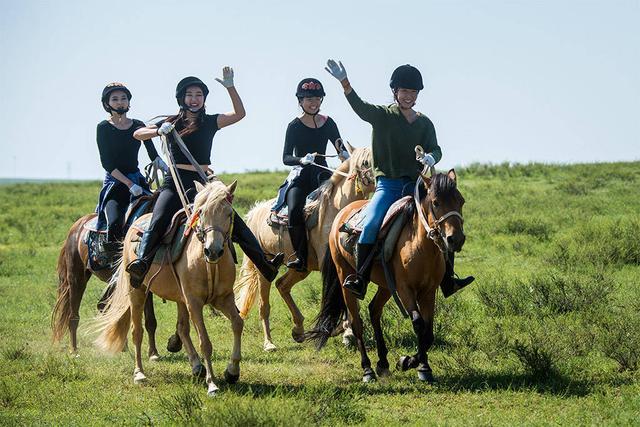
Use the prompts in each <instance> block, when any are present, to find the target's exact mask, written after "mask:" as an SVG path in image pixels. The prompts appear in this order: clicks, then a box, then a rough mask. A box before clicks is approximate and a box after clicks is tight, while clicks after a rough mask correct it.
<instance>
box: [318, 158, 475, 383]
mask: <svg viewBox="0 0 640 427" xmlns="http://www.w3.org/2000/svg"><path fill="white" fill-rule="evenodd" d="M418 181H419V182H417V183H416V187H417V189H418V188H419V187H418V186H419V185H424V187H425V188H426V189H427V194H426V196H424V197H423V198H422V199H420V197H419V195H418V191H417V189H416V193H415V196H414V200H415V206H414V207H413V209H412V211H413V212H412V213H411V218H412V219H411V220H410V221H408V223H407V224H405V225H404V227H403V229H402V230H401V232H400V235H399V237H398V241H397V243H396V245H395V247H394V252H393V257H392V259H391V260H390V262H389V268H390V269H391V272H392V274H393V276H394V277H395V281H394V282H395V288H396V290H397V296H398V298H399V301H400V303H401V304H402V306H403V308H404V309H405V310H406V312H407V313H408V314H409V316H410V317H411V322H412V325H413V330H414V332H415V334H416V338H417V347H418V351H417V353H416V354H415V355H413V356H403V357H401V358H400V360H399V361H398V363H397V365H396V366H397V367H398V369H399V370H402V371H404V370H407V369H411V368H417V371H418V378H419V379H420V380H421V381H428V382H432V381H434V377H433V373H432V371H431V367H430V366H429V362H428V358H427V351H428V350H429V348H430V347H431V345H432V344H433V339H434V335H433V316H434V309H435V300H436V290H437V289H438V286H439V285H440V282H441V281H442V279H443V277H444V273H445V257H444V255H443V254H444V253H445V252H447V251H456V252H457V251H460V250H461V249H462V246H463V244H464V241H465V235H464V231H463V218H462V205H463V204H464V198H463V197H462V194H461V193H460V191H459V190H458V188H457V182H456V173H455V171H454V170H453V169H451V170H450V171H449V172H448V173H447V174H442V173H439V174H436V175H433V176H432V177H427V176H425V175H424V174H421V175H420V178H418ZM366 203H367V202H366V201H359V202H354V203H351V204H350V205H349V206H347V207H345V208H344V209H342V210H341V211H340V213H338V215H337V216H336V219H335V221H334V222H333V226H332V227H331V234H330V236H329V247H328V248H327V255H325V257H324V264H323V266H322V275H323V289H322V307H321V310H320V314H319V315H318V318H317V319H316V321H315V324H314V327H313V329H312V330H311V331H310V332H308V333H307V336H306V338H307V339H310V340H314V341H315V342H316V347H317V348H318V349H320V348H322V347H323V346H324V345H325V343H326V342H327V339H328V338H329V336H330V334H331V331H332V330H333V328H334V327H335V326H336V325H337V324H338V322H339V321H340V319H341V318H342V316H343V315H344V313H345V312H346V311H348V313H349V317H350V319H351V321H352V328H353V333H354V335H355V338H356V343H357V347H358V350H359V351H360V357H361V366H362V369H363V378H362V379H363V381H364V382H370V381H374V380H375V379H376V373H377V375H379V376H388V375H390V371H389V361H388V360H387V353H388V350H387V347H386V344H385V342H384V337H383V334H382V327H381V317H382V309H383V307H384V305H385V304H386V302H387V301H388V300H389V299H390V297H391V296H392V289H393V283H390V282H389V281H387V279H386V276H385V272H384V267H383V266H382V264H381V262H380V261H379V260H376V261H374V262H375V264H374V265H373V269H372V272H371V281H372V282H374V283H376V284H377V285H378V288H377V292H376V294H375V296H374V297H373V299H372V300H371V302H370V304H369V316H370V318H371V324H372V326H373V331H374V336H375V341H376V348H377V352H378V363H377V365H376V372H374V371H373V370H372V369H371V361H370V360H369V357H368V356H367V351H366V349H365V345H364V341H363V336H362V335H363V334H362V332H363V325H362V320H361V319H360V315H359V311H358V309H359V307H358V300H357V299H356V297H355V295H353V294H352V293H351V292H349V291H348V290H346V289H344V288H343V287H342V286H341V284H342V283H344V280H345V278H346V277H347V276H348V275H350V274H354V273H355V269H354V265H355V259H354V256H353V254H352V253H350V252H349V251H347V250H346V249H345V248H344V247H343V246H342V245H341V244H340V227H341V226H342V224H343V223H344V222H345V221H346V219H347V218H349V216H350V215H351V214H352V213H353V212H354V211H355V210H357V209H359V208H361V207H363V205H364V204H366ZM425 212H426V215H425ZM390 285H392V286H390Z"/></svg>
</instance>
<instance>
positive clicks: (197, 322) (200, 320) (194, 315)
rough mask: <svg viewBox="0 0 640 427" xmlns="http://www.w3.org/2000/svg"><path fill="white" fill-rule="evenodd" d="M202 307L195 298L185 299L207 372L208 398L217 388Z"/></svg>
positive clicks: (211, 349) (213, 394)
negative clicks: (196, 332)
mask: <svg viewBox="0 0 640 427" xmlns="http://www.w3.org/2000/svg"><path fill="white" fill-rule="evenodd" d="M203 305H204V304H203V303H202V301H200V300H198V299H196V298H193V297H192V298H188V299H187V308H188V309H189V316H190V317H191V320H192V321H193V326H194V327H195V328H196V330H197V331H198V336H199V338H200V351H202V356H203V358H204V365H205V368H206V370H207V376H206V378H205V381H206V383H207V394H208V395H209V396H215V395H216V393H217V392H218V386H217V385H216V384H215V383H214V382H213V368H212V366H211V353H212V351H213V348H212V346H211V340H210V339H209V334H208V333H207V327H206V326H205V324H204V317H203V316H202V307H203Z"/></svg>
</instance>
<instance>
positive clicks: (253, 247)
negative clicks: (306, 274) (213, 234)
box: [231, 214, 284, 282]
mask: <svg viewBox="0 0 640 427" xmlns="http://www.w3.org/2000/svg"><path fill="white" fill-rule="evenodd" d="M231 240H232V241H234V242H236V243H237V244H238V245H240V248H241V249H242V252H244V254H245V255H246V256H248V257H249V259H250V260H251V262H253V264H254V265H255V266H256V267H257V268H258V270H259V271H260V273H261V274H262V275H263V276H264V278H265V279H267V280H268V281H269V282H273V280H274V279H275V278H276V276H277V275H278V268H279V267H280V264H282V261H283V260H284V254H282V253H279V254H276V256H275V257H273V259H271V260H268V259H267V257H266V256H265V254H264V251H263V250H262V248H261V247H260V243H258V240H257V239H256V236H254V235H253V233H252V232H251V230H250V229H249V227H247V224H245V223H244V221H243V220H242V218H240V216H239V215H238V214H236V215H235V218H234V223H233V232H232V233H231Z"/></svg>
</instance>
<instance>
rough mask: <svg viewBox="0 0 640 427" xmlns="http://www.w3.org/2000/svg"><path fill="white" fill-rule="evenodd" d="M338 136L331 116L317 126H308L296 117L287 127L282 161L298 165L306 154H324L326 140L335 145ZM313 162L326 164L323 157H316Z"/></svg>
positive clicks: (288, 164)
mask: <svg viewBox="0 0 640 427" xmlns="http://www.w3.org/2000/svg"><path fill="white" fill-rule="evenodd" d="M338 138H340V132H339V131H338V126H337V125H336V122H334V121H333V119H332V118H331V117H327V121H326V122H325V123H324V124H323V125H322V126H320V127H319V128H310V127H309V126H307V125H305V124H304V123H302V121H301V120H300V119H299V118H298V117H296V118H295V119H293V121H292V122H291V123H289V126H288V127H287V133H286V136H285V139H284V151H283V152H282V161H283V162H284V164H285V165H287V166H298V165H300V159H301V158H302V157H304V156H305V155H306V154H309V153H318V154H326V151H327V141H331V143H332V144H333V145H334V147H335V142H336V140H337V139H338ZM336 151H337V150H336ZM315 162H316V163H318V164H321V165H325V166H326V165H327V161H326V160H325V158H324V157H317V158H316V159H315Z"/></svg>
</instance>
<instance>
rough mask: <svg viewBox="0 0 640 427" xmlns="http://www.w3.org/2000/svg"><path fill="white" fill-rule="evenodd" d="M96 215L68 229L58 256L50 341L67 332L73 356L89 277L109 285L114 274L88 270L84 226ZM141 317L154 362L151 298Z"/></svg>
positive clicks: (108, 270)
mask: <svg viewBox="0 0 640 427" xmlns="http://www.w3.org/2000/svg"><path fill="white" fill-rule="evenodd" d="M96 215H97V214H95V213H92V214H89V215H85V216H83V217H82V218H80V219H79V220H77V221H76V222H75V223H74V224H73V226H71V229H70V230H69V233H68V235H67V238H66V239H65V241H64V243H63V245H62V249H61V250H60V255H59V256H58V267H57V270H58V296H57V299H56V304H55V306H54V308H53V313H52V314H51V328H52V330H53V341H54V342H58V341H60V340H61V339H62V338H63V337H64V334H65V332H66V330H67V329H68V330H69V337H70V339H71V351H72V352H73V353H77V352H78V337H77V334H78V324H79V322H80V303H81V302H82V296H83V295H84V291H85V289H86V287H87V282H88V281H89V278H90V277H91V275H92V274H93V275H94V276H96V277H97V278H98V279H100V280H101V281H103V282H105V283H109V281H110V280H111V277H112V275H113V273H114V271H113V270H112V269H110V268H106V269H104V270H99V271H93V270H91V269H90V268H89V264H88V258H89V248H88V247H87V244H86V243H85V237H86V234H87V233H88V230H87V229H86V228H85V227H84V226H85V224H87V223H88V222H89V221H91V220H92V219H93V218H95V217H96ZM144 317H145V328H146V330H147V333H148V335H149V358H150V359H151V360H155V359H157V358H158V357H159V356H158V350H157V348H156V342H155V332H156V327H157V321H156V317H155V314H154V310H153V297H152V296H151V295H149V298H147V301H146V303H145V308H144Z"/></svg>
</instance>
